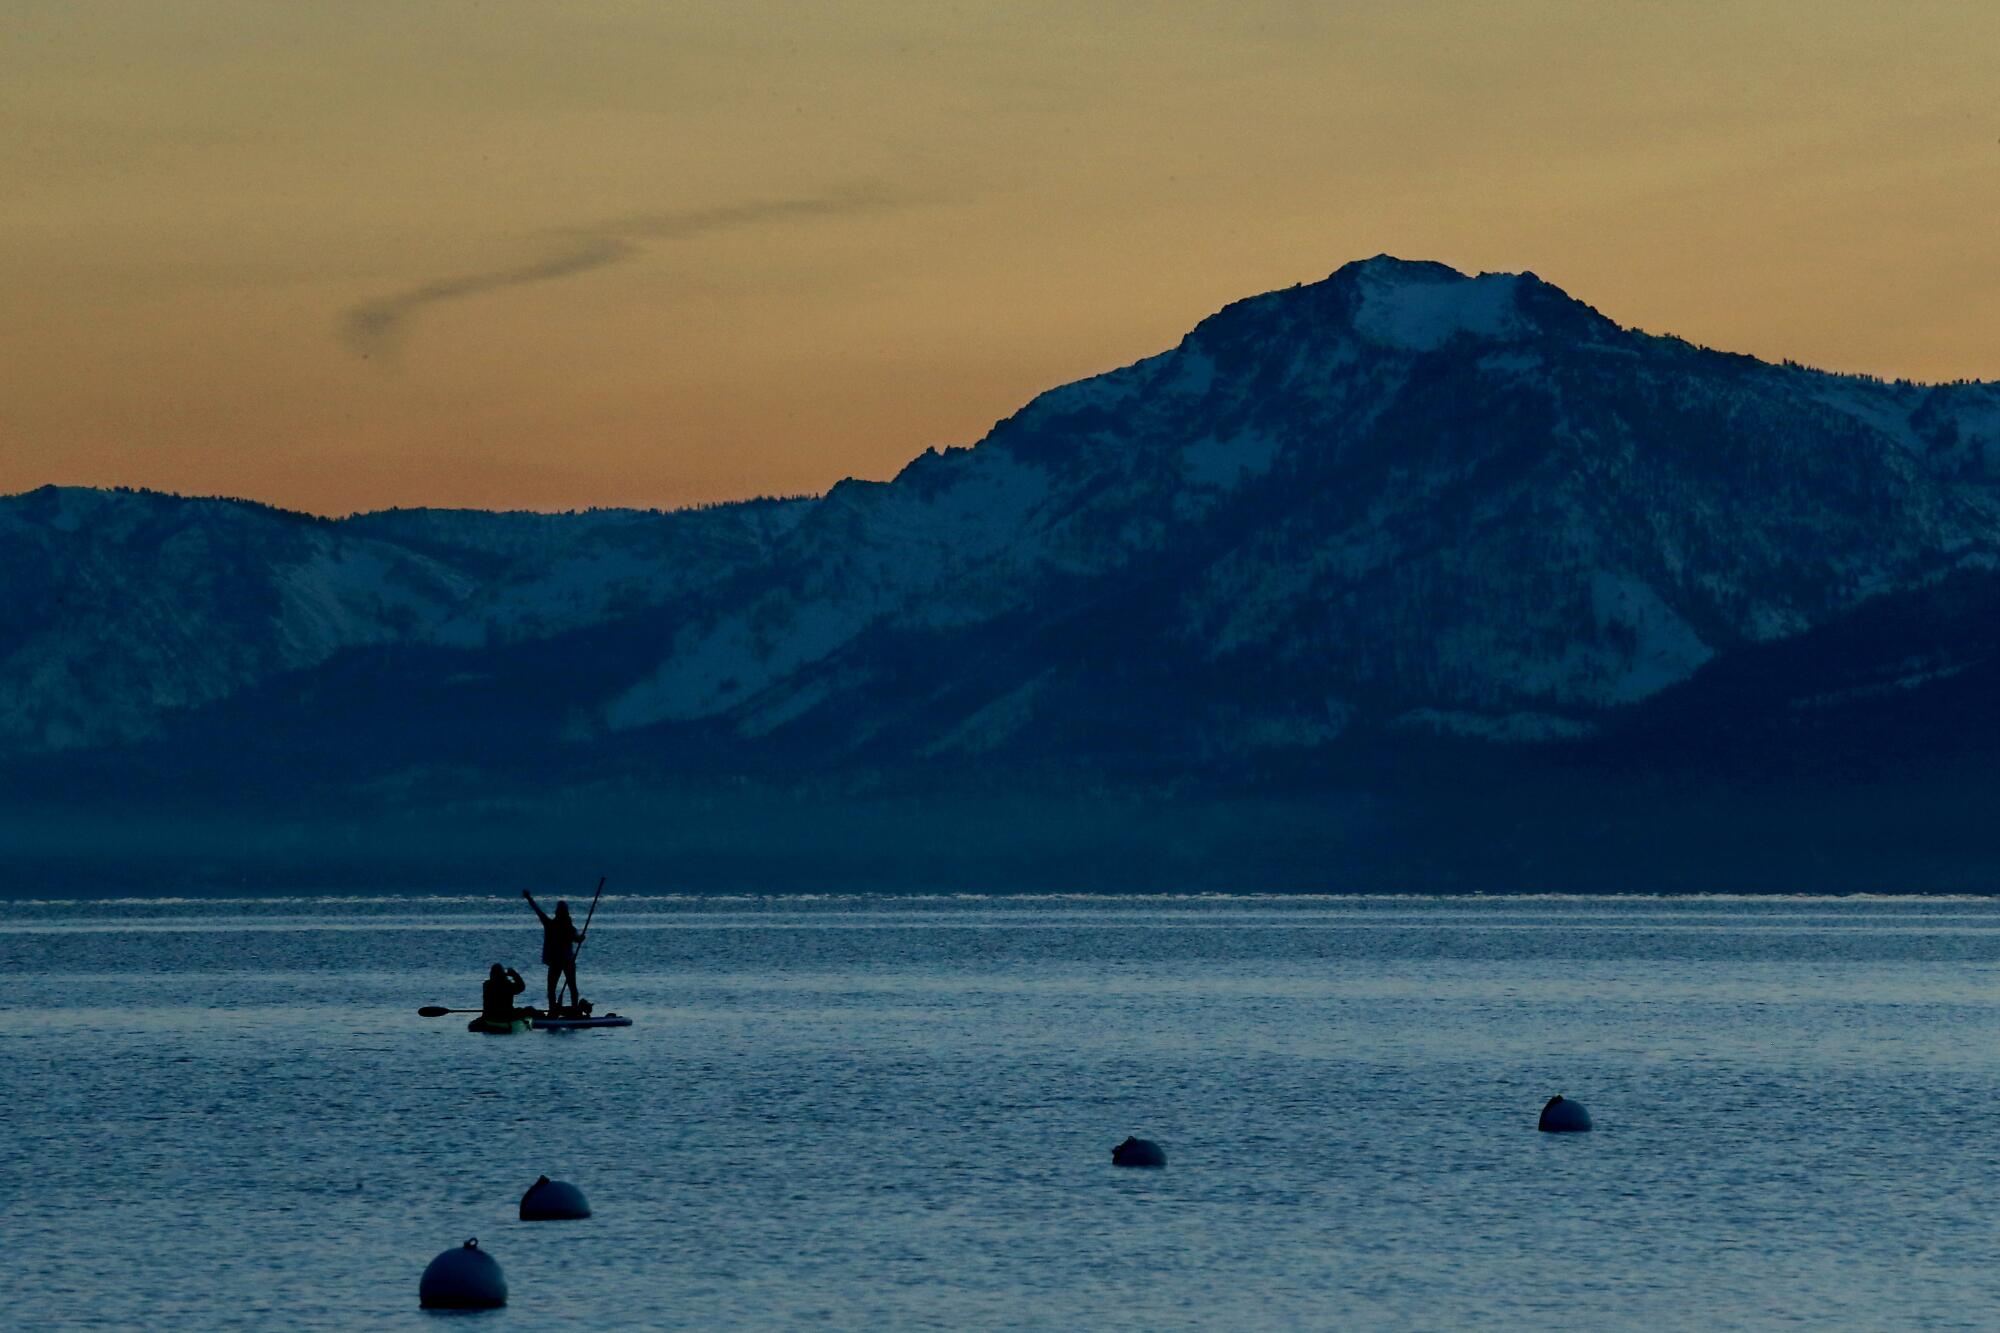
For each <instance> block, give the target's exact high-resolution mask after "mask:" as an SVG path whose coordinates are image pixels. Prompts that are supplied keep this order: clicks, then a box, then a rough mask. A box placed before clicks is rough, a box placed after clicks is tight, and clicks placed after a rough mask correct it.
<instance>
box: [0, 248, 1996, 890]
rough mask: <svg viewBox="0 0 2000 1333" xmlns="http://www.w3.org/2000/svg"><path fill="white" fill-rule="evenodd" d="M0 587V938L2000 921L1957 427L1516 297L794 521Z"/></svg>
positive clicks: (1356, 270) (394, 514)
mask: <svg viewBox="0 0 2000 1333" xmlns="http://www.w3.org/2000/svg"><path fill="white" fill-rule="evenodd" d="M0 586H4V587H5V589H6V591H7V595H6V597H5V599H4V601H0V792H4V793H5V794H6V796H7V802H6V808H5V810H0V858H4V859H0V866H5V865H11V866H12V867H14V874H13V881H12V882H11V883H7V884H4V885H0V892H10V891H11V892H39V891H45V890H46V889H48V888H49V887H50V886H52V885H54V886H60V885H63V884H69V885H73V886H94V885H100V884H105V885H118V886H126V887H147V886H167V885H173V886H187V885H193V886H202V885H222V886H230V887H235V886H244V885H273V884H280V883H313V884H324V885H326V886H329V887H332V886H337V885H340V884H352V883H363V882H365V883H409V884H413V885H427V884H443V883H453V884H460V883H486V882H490V881H491V880H492V879H493V878H494V877H495V876H499V875H504V874H508V873H519V874H533V875H538V876H545V875H554V874H560V873H565V872H567V871H569V870H571V869H573V870H574V873H576V874H578V875H582V874H583V873H584V872H585V871H586V870H588V871H592V872H597V871H602V870H604V869H605V868H606V863H607V862H608V863H612V864H613V865H614V867H626V868H628V869H629V874H630V876H631V877H633V878H636V879H637V880H639V881H640V882H642V883H650V884H658V885H664V884H668V883H675V884H683V885H689V886H694V887H724V886H727V887H757V888H774V889H776V888H812V887H832V886H847V887H931V888H938V889H944V890H950V889H954V888H1038V887H1039V888H1049V887H1065V888H1072V887H1074V888H1091V887H1112V888H1138V887H1147V886H1157V887H1171V888H1195V887H1209V888H1228V889H1254V888H1260V887H1282V888H1303V887H1319V888H1328V889H1340V888H1370V889H1374V888H1394V887H1404V888H1425V889H1429V888H1457V889H1479V888H1485V889H1495V890H1497V889H1523V888H1539V887H1549V888H1603V889H1619V888H1628V887H1647V888H1760V889H1795V890H1799V891H1809V890H1813V889H1817V888H1843V889H1852V888H1881V889H1886V890H1896V889H1910V888H1973V889H1983V888H1989V887H2000V875H1996V872H2000V837H1995V836H1994V835H1992V834H1990V833H1989V832H1988V831H1987V825H1988V824H1990V823H1991V819H1990V816H1989V815H1987V813H1986V812H1987V811H1988V810H1990V809H1991V808H1992V806H1993V802H1994V801H1996V800H2000V764H1996V763H1995V762H1994V758H1995V752H1994V749H1993V745H1994V743H1995V742H2000V712H1996V708H1995V705H1994V703H1993V702H1992V701H1993V700H1995V699H1996V698H2000V692H1996V691H2000V665H1996V662H2000V659H1996V656H1995V649H1996V647H2000V614H1996V613H2000V385H1996V384H1990V383H1960V384H1947V385H1935V386H1924V385H1917V384H1911V383H1907V382H1901V381H1898V382H1885V381H1881V380H1876V379H1872V378H1868V377H1862V376H1851V375H1832V374H1826V373H1822V372H1819V371H1814V370H1810V369H1807V368H1804V367H1801V366H1796V365H1790V364H1786V365H1771V364H1767V363H1765V362H1762V361H1758V360H1756V359H1754V358H1751V357H1746V356H1740V355H1733V354H1729V353H1723V352H1717V351H1712V350H1708V349H1705V348H1700V347H1696V346H1693V345H1690V344H1688V343H1685V342H1683V341H1680V340H1679V339H1675V338H1671V337H1656V336H1651V335H1647V334H1644V333H1639V332H1636V331H1633V330H1628V329H1623V328H1620V327H1619V326H1618V325H1616V324H1614V323H1613V322H1611V321H1610V320H1608V319H1606V318H1605V317H1604V316H1602V315H1600V314H1598V313H1597V312H1596V311H1594V310H1592V309H1591V308H1589V307H1588V306H1586V305H1583V304H1582V303H1580V302H1578V301H1576V300H1573V299H1572V298H1570V297H1569V296H1567V295H1565V294H1564V293H1563V292H1561V291H1559V290H1557V289H1556V288H1554V287H1552V286H1550V285H1548V284H1547V283H1544V282H1542V281H1540V280H1539V279H1537V278H1536V277H1534V276H1533V275H1531V274H1518V275H1516V274H1485V275H1481V276H1479V277H1476V278H1475V277H1467V276H1465V275H1462V274H1460V273H1457V272H1455V271H1453V270H1451V269H1449V268H1445V267H1443V266H1440V265H1437V264H1427V263H1410V262H1405V261H1401V260H1396V259H1391V258H1387V257H1380V258H1376V259H1371V260H1367V261H1364V262H1360V263H1355V264H1350V265H1348V266H1346V267H1344V268H1342V269H1340V270H1339V271H1338V272H1336V273H1334V274H1333V275H1332V276H1331V277H1329V278H1328V279H1326V280H1325V281H1323V282H1319V283H1314V284H1311V285H1307V286H1301V287H1295V288H1292V289H1290V290H1286V291H1280V292H1272V293H1268V294H1266V295H1263V296H1258V297H1254V298H1252V299H1249V300H1246V301H1242V302H1238V303H1237V304H1235V305H1232V306H1229V307H1228V308H1226V309H1224V310H1222V311H1221V312H1219V313H1218V314H1216V315H1214V316H1212V317H1210V318H1209V319H1207V320H1204V321H1203V322H1202V323H1201V324H1199V325H1198V326H1197V327H1196V328H1195V329H1194V331H1193V332H1192V333H1190V334H1189V335H1188V336H1187V337H1186V338H1185V339H1184V340H1183V341H1182V342H1181V343H1180V344H1179V345H1178V346H1177V347H1175V348H1173V349H1172V350H1170V351H1167V352H1164V353H1161V354H1160V355H1158V356H1154V357H1150V358H1148V359H1146V360H1143V361H1140V362H1137V363H1135V364H1133V365H1130V366H1127V367H1125V368H1123V369H1121V370H1116V371H1112V372H1110V373H1108V374H1105V375H1100V376H1097V377H1095V378H1092V379H1087V380H1083V381H1080V382H1078V383H1075V384H1071V385H1067V386H1064V387H1062V388H1059V389H1055V390H1052V391H1050V392H1048V393H1046V394H1043V395H1042V396H1041V397H1039V398H1037V399H1035V400H1034V401H1033V402H1031V403H1029V404H1028V405H1027V406H1026V407H1025V408H1023V409H1022V410H1021V411H1020V412H1018V413H1017V414H1015V415H1014V416H1012V417H1010V418H1008V419H1007V420H1005V421H1002V422H1000V423H999V424H998V425H996V426H995V427H994V429H993V430H992V432H991V433H990V434H988V436H987V437H986V438H985V439H984V440H982V441H981V442H980V443H979V444H978V445H976V446H974V447H972V448H968V449H949V450H945V451H943V452H937V451H931V452H927V453H925V454H924V455H923V456H921V457H919V458H917V459H916V460H915V461H913V462H912V463H911V464H910V465H909V466H908V467H906V468H905V469H904V470H903V471H902V473H901V474H900V475H898V476H897V477H896V478H895V479H894V480H893V481H889V482H880V483H876V482H859V481H847V482H842V483H841V484H839V485H838V486H835V487H834V488H833V489H832V490H831V491H830V492H829V493H828V494H827V495H825V496H824V497H821V498H817V499H795V500H757V501H747V502H744V503H741V504H734V505H724V506H717V507H713V508H707V509H700V510H688V511H680V512H671V513H656V512H642V511H627V510H608V511H592V512H588V513H581V514H566V515H541V514H519V513H483V512H470V511H446V510H397V511H390V512H386V513H378V514H367V515H361V516H357V517H353V518H349V519H344V520H339V521H329V520H322V519H316V518H311V517H307V516H302V515H297V514H291V513H287V512H284V511H281V510H276V509H272V508H268V507H265V506H262V505H256V504H251V503H246V502H241V501H233V500H198V499H183V498H179V497H173V496H165V495H159V494H152V493H145V492H126V491H118V492H110V491H92V490H73V489H56V488H44V489H42V490H39V491H34V492H30V493H27V494H24V495H18V496H13V497H8V498H6V499H4V500H0ZM1987 842H1992V843H1993V844H1994V845H1993V846H1990V847H1989V846H1986V845H1985V844H1986V843H1987ZM510 882H511V881H510ZM635 887H637V885H635Z"/></svg>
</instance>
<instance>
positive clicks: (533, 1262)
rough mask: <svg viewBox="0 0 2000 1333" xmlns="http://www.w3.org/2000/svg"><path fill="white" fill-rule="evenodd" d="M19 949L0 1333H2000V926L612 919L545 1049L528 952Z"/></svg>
mask: <svg viewBox="0 0 2000 1333" xmlns="http://www.w3.org/2000/svg"><path fill="white" fill-rule="evenodd" d="M7 910H8V922H9V928H8V929H7V931H6V932H5V933H4V935H0V977H4V979H5V982H6V995H7V1000H8V1003H9V1004H10V1005H11V1006H12V1007H13V1009H14V1013H13V1014H12V1016H11V1017H10V1018H9V1019H8V1021H7V1022H6V1023H5V1024H4V1025H0V1098H4V1101H0V1117H4V1126H5V1133H4V1135H0V1216H4V1217H5V1219H6V1233H7V1234H6V1243H5V1247H4V1255H5V1257H4V1258H0V1279H4V1281H0V1286H4V1288H5V1298H4V1299H5V1308H4V1311H0V1323H10V1322H11V1323H13V1324H14V1325H16V1326H21V1327H30V1328H35V1327H51V1328H53V1327H70V1326H76V1327H132V1326H147V1327H153V1328H203V1329H206V1328H226V1327H252V1328H278V1327H284V1328H304V1329H322V1328H350V1327H409V1328H436V1327H437V1324H436V1322H435V1318H436V1317H433V1316H427V1315H423V1314H421V1313H420V1312H419V1311H418V1310H417V1306H416V1286H417V1277H418V1275H419V1273H420V1272H421V1271H422V1269H423V1266H424V1264H425V1263H426V1262H427V1261H428V1260H429V1259H430V1258H431V1256H432V1255H434V1254H436V1253H437V1252H438V1251H439V1250H441V1249H444V1248H446V1247H448V1246H450V1245H454V1244H457V1243H458V1242H459V1241H462V1240H464V1239H465V1238H466V1237H468V1236H475V1235H476V1236H478V1237H479V1239H480V1243H481V1245H482V1246H483V1247H485V1248H486V1249H488V1250H489V1251H490V1252H492V1253H493V1255H494V1256H495V1257H497V1258H498V1259H499V1260H500V1262H501V1263H502V1264H503V1265H504V1266H505V1269H506V1273H507V1277H508V1281H509V1283H510V1285H511V1287H512V1289H513V1303H512V1304H511V1306H510V1307H509V1308H508V1309H506V1310H504V1311H499V1312H495V1313H492V1314H486V1315H477V1316H459V1317H454V1318H457V1319H463V1320H465V1323H464V1324H463V1326H465V1327H478V1328H488V1329H496V1330H497V1329H506V1328H513V1329H549V1328H585V1329H609V1328H620V1327H672V1328H701V1329H715V1328H770V1327H784V1328H798V1327H813V1326H825V1327H834V1328H851V1327H859V1326H873V1327H882V1328H969V1327H1000V1326H1023V1327H1041V1328H1050V1329H1083V1328H1090V1329H1114V1328H1144V1329H1163V1328H1180V1327H1200V1328H1240V1327H1301V1326H1319V1327H1330V1326H1335V1325H1341V1326H1355V1327H1379V1328H1457V1327H1464V1326H1468V1325H1474V1324H1477V1325H1481V1326H1487V1327H1530V1326H1534V1327H1546V1326H1549V1325H1551V1324H1560V1325H1564V1326H1568V1327H1578V1328H1589V1327H1630V1326H1634V1325H1640V1324H1652V1325H1656V1326H1662V1327H1675V1328H1678V1327H1690V1326H1706V1327H1764V1326H1769V1325H1776V1324H1786V1323H1811V1324H1837V1325H1846V1326H1875V1327H1892V1326H1898V1327H1991V1326H1994V1325H1996V1324H2000V1263H1996V1260H2000V1252H1997V1251H2000V1207H1996V1202H1995V1201H1996V1200H2000V1125H1996V1117H1995V1114H1994V1111H1995V1106H1994V1102H1995V1097H1994V1094H1995V1084H1996V1075H2000V903H1996V902H1991V901H1984V900H1945V899H1883V900H1857V899H1810V898H1799V899H1784V900H1743V899H1701V898H1691V899H1672V900H1659V899H1609V898H1601V899H1527V898H1480V899H1339V898H1295V899H1277V898H1271V899H1260V898H1212V899H1130V898H1126V899H1080V898H1046V899H995V900H967V899H936V900H911V899H903V898H872V899H871V898H850V899H807V898H769V899H738V900H716V899H708V900H675V899H667V898H629V897H628V898H615V899H614V898H611V897H607V898H606V900H605V904H604V906H603V907H602V908H601V909H600V912H599V917H598V928H597V929H596V930H594V931H593V933H592V935H591V939H590V943H589V945H588V947H587V948H586V949H585V951H584V955H583V968H582V970H583V976H584V990H585V993H586V994H588V995H590V996H591V997H592V998H593V999H594V1000H596V1001H597V1002H598V1004H599V1007H600V1008H601V1009H602V1008H614V1009H617V1010H619V1011H620V1012H623V1013H627V1014H631V1015H633V1016H634V1017H635V1018H636V1019H637V1020H638V1021H637V1025H636V1026H634V1027H632V1028H630V1029H626V1030H623V1031H612V1032H595V1033H582V1034H566V1035H565V1034H541V1033H537V1034H532V1035H527V1036H519V1037H508V1038H485V1037H474V1036H472V1035H469V1034H468V1033H466V1031H465V1030H464V1027H463V1021H464V1020H463V1019H462V1018H458V1019H454V1018H444V1019H433V1020H426V1019H422V1018H419V1017H418V1016H417V1015H416V1012H415V1010H416V1007H417V1006H418V1005H420V1004H425V1003H445V1004H476V1002H477V1001H476V996H477V984H478V981H479V980H480V978H481V975H482V974H483V972H484V970H485V968H486V966H487V965H488V964H489V963H491V962H493V961H495V960H504V961H508V962H511V963H513V964H514V965H516V966H518V967H520V968H521V969H522V971H523V972H524V973H527V974H528V976H529V978H530V980H531V982H532V983H533V990H534V991H535V992H539V990H540V986H541V981H540V975H539V969H537V968H534V967H532V966H531V964H533V962H534V959H535V957H536V956H537V953H538V948H539V938H540V937H539V932H538V931H537V929H536V928H535V925H534V921H533V918H532V917H531V916H530V915H529V913H528V911H527V908H526V906H525V904H522V903H521V902H520V901H519V900H518V899H512V900H509V899H504V898H490V899H458V900H439V899H434V898H422V897H410V898H394V899H386V898H291V899H286V898H270V899H261V900H256V901H247V902H246V901H217V902H179V901H174V902H133V901H125V902H109V903H103V902H99V903H83V902H41V903H29V904H14V905H12V906H10V907H9V908H8V909H7ZM1554 1092H1563V1093H1566V1094H1568V1095H1570V1096H1572V1097H1576V1098H1578V1099H1580V1100H1582V1101H1584V1102H1585V1103H1586V1104H1587V1105H1588V1106H1589V1107H1590V1109H1591V1111H1592V1113H1593V1114H1594V1116H1595V1117H1596V1119H1597V1123H1598V1127H1599V1128H1598V1132H1597V1133H1594V1134H1589V1135H1574V1136H1555V1135H1541V1134H1537V1133H1535V1132H1534V1123H1535V1116H1536V1112H1537V1110H1538V1109H1539V1107H1540V1105H1541V1103H1542V1101H1543V1100H1544V1099H1545V1098H1547V1097H1548V1096H1549V1095H1550V1094H1551V1093H1554ZM1135 1132H1136V1133H1139V1134H1142V1135H1146V1136H1150V1137H1155V1138H1158V1139H1160V1140H1161V1141H1162V1142H1164V1143H1165V1144H1166V1146H1167V1149H1168V1152H1169V1154H1170V1157H1171V1165H1170V1166H1169V1167H1168V1169H1167V1170H1165V1171H1121V1170H1115V1169H1113V1168H1112V1167H1111V1166H1110V1165H1109V1162H1110V1148H1111V1145H1112V1144H1114V1143H1116V1142H1117V1141H1118V1140H1119V1139H1121V1138H1123V1137H1124V1136H1125V1135H1126V1134H1128V1133H1135ZM541 1173H546V1174H549V1175H551V1176H555V1177H558V1178H562V1179H569V1180H573V1181H575V1182H577V1183H578V1184H580V1185H582V1186H583V1187H584V1189H585V1190H586V1191H587V1192H588V1194H589V1196H590V1199H591V1202H592V1204H593V1205H594V1207H595V1208H596V1216H595V1217H593V1218H591V1219H590V1220H588V1221H584V1222H574V1223H542V1224H526V1223H522V1222H519V1221H517V1220H516V1219H515V1217H514V1208H515V1205H516V1202H517V1200H518V1199H519V1197H520V1194H521V1192H522V1190H523V1189H525V1188H526V1187H527V1185H528V1184H529V1183H531V1182H532V1181H533V1180H534V1178H535V1177H536V1175H538V1174H541Z"/></svg>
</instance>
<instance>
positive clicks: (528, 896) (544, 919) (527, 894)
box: [521, 889, 549, 926]
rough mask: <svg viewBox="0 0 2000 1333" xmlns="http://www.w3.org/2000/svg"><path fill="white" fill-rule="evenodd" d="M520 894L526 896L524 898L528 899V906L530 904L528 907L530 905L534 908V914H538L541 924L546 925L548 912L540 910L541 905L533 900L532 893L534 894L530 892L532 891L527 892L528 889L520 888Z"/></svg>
mask: <svg viewBox="0 0 2000 1333" xmlns="http://www.w3.org/2000/svg"><path fill="white" fill-rule="evenodd" d="M521 896H522V897H523V898H526V899H527V900H528V906H530V907H532V908H534V909H535V915H536V916H538V917H540V918H541V919H542V924H543V925H545V926H546V925H548V924H549V914H548V913H547V912H544V911H543V910H542V905H541V904H540V903H538V902H536V901H535V895H534V894H532V893H530V892H529V891H528V890H526V889H522V890H521Z"/></svg>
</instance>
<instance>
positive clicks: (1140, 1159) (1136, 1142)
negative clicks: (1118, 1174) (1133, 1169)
mask: <svg viewBox="0 0 2000 1333" xmlns="http://www.w3.org/2000/svg"><path fill="white" fill-rule="evenodd" d="M1166 1164H1167V1150H1166V1149H1165V1148H1162V1147H1161V1146H1160V1145H1159V1144H1157V1143H1155V1142H1153V1141H1152V1140H1151V1139H1135V1138H1132V1137H1131V1136H1129V1135H1128V1136H1126V1139H1125V1142H1123V1143H1121V1144H1119V1145H1118V1146H1117V1147H1116V1148H1113V1149H1112V1150H1111V1165H1113V1166H1165V1165H1166Z"/></svg>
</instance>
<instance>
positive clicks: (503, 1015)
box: [479, 963, 528, 1023]
mask: <svg viewBox="0 0 2000 1333" xmlns="http://www.w3.org/2000/svg"><path fill="white" fill-rule="evenodd" d="M526 989H528V983H527V982H525V981H523V980H521V974H520V973H519V972H516V971H515V970H514V969H513V968H511V967H502V966H500V964H498V963H495V964H494V965H493V970H492V971H491V972H488V973H487V974H486V983H485V984H484V985H482V986H481V987H480V988H479V1016H480V1017H481V1018H490V1019H492V1020H493V1021H494V1022H496V1023H508V1022H512V1021H513V1020H514V1019H516V1018H518V1017H520V1011H519V1010H517V1009H516V1008H515V1007H514V997H515V996H517V995H519V994H520V993H521V992H522V991H524V990H526Z"/></svg>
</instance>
